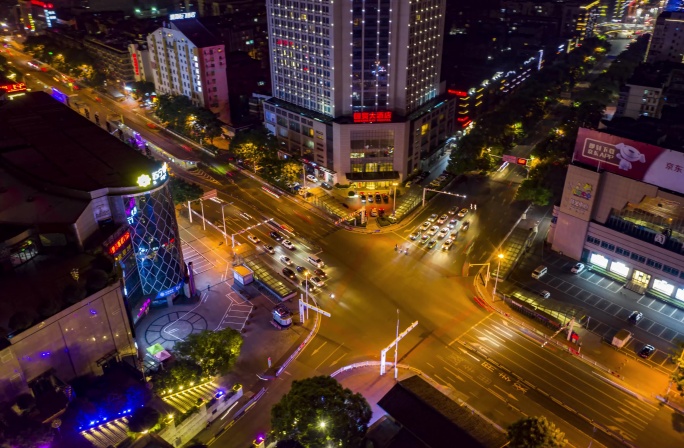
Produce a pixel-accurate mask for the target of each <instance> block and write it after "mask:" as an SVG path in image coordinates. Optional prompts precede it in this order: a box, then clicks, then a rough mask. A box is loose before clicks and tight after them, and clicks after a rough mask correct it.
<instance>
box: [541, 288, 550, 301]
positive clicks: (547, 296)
mask: <svg viewBox="0 0 684 448" xmlns="http://www.w3.org/2000/svg"><path fill="white" fill-rule="evenodd" d="M539 295H540V296H541V297H543V298H545V299H548V298H549V297H551V293H550V292H548V291H547V290H545V289H543V290H541V291H539Z"/></svg>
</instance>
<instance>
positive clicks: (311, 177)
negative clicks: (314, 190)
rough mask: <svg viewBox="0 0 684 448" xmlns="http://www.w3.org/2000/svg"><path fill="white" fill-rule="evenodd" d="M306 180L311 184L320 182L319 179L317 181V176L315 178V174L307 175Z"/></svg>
mask: <svg viewBox="0 0 684 448" xmlns="http://www.w3.org/2000/svg"><path fill="white" fill-rule="evenodd" d="M306 180H308V181H309V182H318V179H316V176H314V175H313V174H307V175H306Z"/></svg>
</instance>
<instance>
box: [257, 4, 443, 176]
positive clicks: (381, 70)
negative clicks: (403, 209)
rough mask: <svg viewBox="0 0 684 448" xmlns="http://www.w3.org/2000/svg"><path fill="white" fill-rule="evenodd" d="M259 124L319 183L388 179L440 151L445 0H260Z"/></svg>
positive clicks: (425, 162) (426, 161)
mask: <svg viewBox="0 0 684 448" xmlns="http://www.w3.org/2000/svg"><path fill="white" fill-rule="evenodd" d="M266 6H267V15H268V30H269V44H270V58H271V81H272V86H273V92H272V94H273V98H271V99H270V100H268V101H266V102H264V117H265V124H266V126H267V127H268V128H269V129H270V130H271V131H272V132H273V133H274V134H275V135H276V136H277V137H278V138H279V139H280V140H281V142H283V144H284V151H285V152H287V153H289V154H290V155H293V156H296V157H300V158H302V159H304V160H305V161H307V162H309V166H311V167H312V168H313V170H314V172H315V173H316V174H317V175H318V176H319V177H320V178H322V179H323V180H326V181H328V182H339V183H355V184H356V185H357V186H358V187H364V188H380V189H383V188H387V187H388V186H389V185H391V183H393V182H395V181H398V180H401V179H404V178H405V177H406V176H407V175H408V174H410V173H411V172H412V171H414V170H416V169H419V168H421V167H426V166H427V165H430V164H431V163H433V162H435V161H436V160H437V159H438V158H439V156H440V155H443V154H444V151H445V145H446V141H447V139H448V138H449V136H451V134H453V132H454V120H455V109H456V105H455V101H454V99H453V97H451V96H449V95H445V94H444V92H445V89H444V85H443V83H441V82H440V68H441V63H442V60H441V54H442V42H443V29H444V8H445V2H444V0H412V1H405V2H394V1H391V0H374V1H362V0H348V1H340V2H333V1H330V0H309V1H289V0H267V2H266Z"/></svg>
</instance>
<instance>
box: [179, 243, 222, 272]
mask: <svg viewBox="0 0 684 448" xmlns="http://www.w3.org/2000/svg"><path fill="white" fill-rule="evenodd" d="M181 249H182V251H183V260H185V262H186V263H188V264H190V262H192V269H193V271H194V273H195V275H197V274H201V273H202V272H206V271H208V270H209V269H211V268H213V267H214V263H212V262H211V261H209V260H208V259H207V257H205V256H204V255H202V254H201V253H199V252H197V250H196V249H195V248H193V247H192V246H191V245H190V244H188V243H186V242H185V241H181Z"/></svg>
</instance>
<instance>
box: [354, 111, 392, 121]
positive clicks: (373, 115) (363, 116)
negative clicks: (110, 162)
mask: <svg viewBox="0 0 684 448" xmlns="http://www.w3.org/2000/svg"><path fill="white" fill-rule="evenodd" d="M391 122H392V112H391V111H386V112H385V111H381V112H354V123H391Z"/></svg>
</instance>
